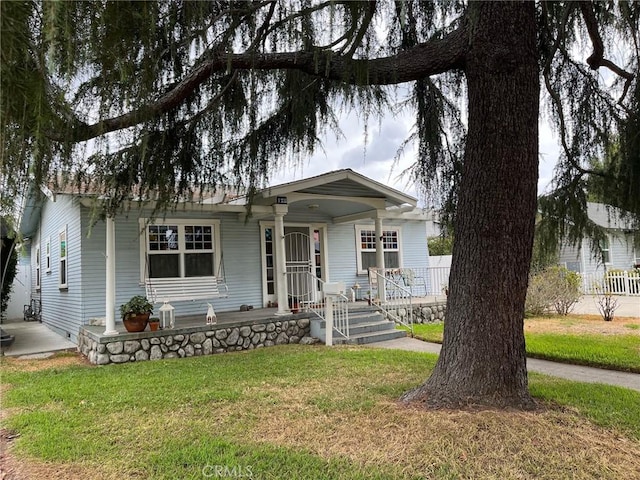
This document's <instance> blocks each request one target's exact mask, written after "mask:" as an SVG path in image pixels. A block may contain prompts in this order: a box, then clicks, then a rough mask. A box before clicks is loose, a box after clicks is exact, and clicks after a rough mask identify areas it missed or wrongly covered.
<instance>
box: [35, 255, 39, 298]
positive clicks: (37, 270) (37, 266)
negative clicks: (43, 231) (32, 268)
mask: <svg viewBox="0 0 640 480" xmlns="http://www.w3.org/2000/svg"><path fill="white" fill-rule="evenodd" d="M35 256H36V290H40V244H36V247H35Z"/></svg>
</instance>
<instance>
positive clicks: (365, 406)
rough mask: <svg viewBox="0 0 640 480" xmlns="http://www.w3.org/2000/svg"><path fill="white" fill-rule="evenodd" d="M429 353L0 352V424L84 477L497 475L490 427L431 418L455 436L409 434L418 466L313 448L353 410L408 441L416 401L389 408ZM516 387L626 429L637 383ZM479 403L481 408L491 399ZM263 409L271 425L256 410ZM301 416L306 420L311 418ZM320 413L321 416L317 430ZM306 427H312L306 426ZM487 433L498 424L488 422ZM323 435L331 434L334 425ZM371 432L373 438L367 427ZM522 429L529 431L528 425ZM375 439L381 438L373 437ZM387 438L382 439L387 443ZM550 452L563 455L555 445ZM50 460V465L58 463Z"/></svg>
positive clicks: (634, 414) (633, 424) (424, 366)
mask: <svg viewBox="0 0 640 480" xmlns="http://www.w3.org/2000/svg"><path fill="white" fill-rule="evenodd" d="M435 359H436V357H435V356H434V355H429V354H423V353H415V352H405V351H395V350H383V349H358V348H333V349H331V348H324V347H300V346H286V347H273V348H267V349H260V350H254V351H250V352H241V353H233V354H223V355H214V356H208V357H193V358H189V359H177V360H166V361H154V362H140V363H134V364H125V365H110V366H106V367H92V366H87V365H76V366H68V367H59V368H51V369H47V370H41V371H34V372H26V371H21V370H20V369H19V368H17V367H16V366H15V364H13V363H10V362H8V361H6V360H5V361H3V363H4V364H3V365H2V367H3V374H2V378H1V381H2V383H3V384H4V385H5V386H7V387H8V388H6V390H5V391H4V393H3V405H2V406H3V408H7V409H9V412H10V415H9V417H8V419H6V420H4V421H3V424H2V426H3V427H5V428H8V429H9V430H11V431H15V432H18V433H19V434H20V436H19V438H18V439H17V440H16V441H15V449H14V451H15V453H16V454H17V455H19V456H21V457H23V458H33V459H37V460H38V461H44V462H52V464H54V465H59V464H63V465H74V466H80V467H82V468H83V469H86V471H89V472H93V474H95V475H96V477H84V478H105V479H106V478H154V479H170V478H184V479H190V478H204V476H203V471H204V470H203V469H207V468H208V469H209V470H207V473H209V474H213V473H215V468H223V467H224V468H227V469H233V468H235V469H236V473H238V472H240V473H241V472H242V471H244V473H245V474H246V473H247V471H246V468H247V467H249V468H250V470H251V474H252V476H253V478H259V479H271V478H302V479H306V478H308V479H311V478H314V479H315V478H317V479H333V478H340V479H366V478H374V479H393V478H423V476H424V475H426V474H424V472H425V471H428V472H429V475H427V476H428V477H429V478H435V479H444V478H460V477H464V478H479V477H481V478H494V477H495V478H498V477H504V476H505V475H507V476H509V474H508V473H504V472H511V471H512V469H513V468H515V467H513V466H511V465H510V464H509V462H511V461H512V460H511V459H510V458H509V457H508V456H506V457H505V458H504V459H502V457H500V458H501V459H500V460H498V462H506V463H505V465H502V464H500V463H498V464H496V465H487V464H486V460H483V457H482V455H486V454H485V453H484V452H485V451H489V452H491V451H493V450H494V448H493V446H494V441H488V443H489V445H490V447H483V446H478V445H476V444H471V445H470V446H469V445H466V446H465V445H463V446H458V445H459V441H458V437H459V435H457V434H455V433H450V432H449V433H447V432H444V433H443V435H444V436H443V437H442V439H438V438H433V442H434V445H439V444H443V445H444V444H448V443H450V442H453V443H452V445H456V447H455V448H459V449H460V451H461V452H462V453H459V452H458V450H455V449H454V450H453V451H452V453H449V450H446V452H447V453H444V452H445V450H440V449H438V448H436V449H435V450H434V451H433V452H432V451H431V450H429V449H427V450H426V451H425V450H424V449H425V447H424V446H423V445H422V444H420V445H419V446H417V447H413V448H414V450H415V451H417V452H418V456H417V458H419V459H423V458H424V456H425V455H432V456H431V457H429V458H430V459H428V460H425V461H424V462H426V463H425V465H428V468H427V467H425V466H424V465H423V463H424V462H423V460H415V459H414V460H411V459H408V458H405V459H404V460H403V461H402V462H400V463H385V461H383V460H379V459H378V460H375V461H374V460H371V461H369V460H367V459H368V458H369V456H368V455H364V454H363V457H362V458H364V460H361V461H357V460H354V459H353V458H350V457H349V456H347V455H336V454H331V455H327V454H324V455H320V454H319V453H318V452H314V451H313V449H312V445H315V444H316V442H317V441H318V440H317V439H323V440H324V439H325V438H327V436H329V437H330V436H332V435H335V432H334V430H333V428H337V426H339V425H341V424H344V423H345V422H349V421H351V420H352V419H354V418H355V419H360V420H359V421H360V422H364V424H365V425H368V423H367V422H371V423H372V424H373V425H378V424H379V425H380V427H381V428H382V430H381V431H382V432H388V431H389V430H388V429H391V432H394V431H395V430H397V436H398V438H399V440H398V443H399V444H402V451H404V448H406V447H411V445H410V442H411V438H412V437H413V435H408V436H405V434H404V433H403V431H402V427H401V426H400V425H401V424H402V422H403V419H406V418H408V417H416V416H419V414H417V412H412V411H411V410H403V409H398V408H397V407H395V402H396V400H397V399H398V398H399V396H400V395H401V394H402V393H403V392H405V391H407V390H408V389H410V388H412V387H414V386H415V385H417V384H419V383H421V382H422V381H423V380H424V379H425V378H426V377H427V376H428V375H429V374H430V372H431V370H432V369H433V366H434V364H435ZM7 366H8V367H9V368H5V367H7ZM530 388H531V391H532V393H533V395H535V397H537V398H538V399H539V400H541V401H543V402H547V403H548V405H554V404H557V405H561V406H562V407H566V408H568V409H570V410H571V411H575V412H578V414H579V415H581V416H583V417H585V418H588V419H589V420H590V421H591V422H593V423H595V424H597V425H600V426H602V427H605V428H607V429H611V430H612V431H613V432H616V433H615V435H618V436H619V435H623V436H628V437H629V438H632V439H635V440H640V392H635V391H631V390H626V389H622V388H616V387H606V386H599V385H587V384H579V383H574V382H569V381H564V380H557V379H552V378H550V377H545V376H542V375H531V377H530ZM429 415H432V417H428V418H427V419H426V420H425V421H424V423H423V424H420V425H422V427H420V428H426V427H425V426H426V425H432V423H433V421H434V419H437V418H439V417H438V416H441V415H444V425H445V426H446V425H454V426H455V425H456V424H459V426H460V428H462V429H463V431H466V429H467V426H466V425H467V422H469V421H470V418H471V417H468V414H463V417H462V420H460V421H457V420H455V418H454V417H451V415H452V414H450V413H446V412H445V413H431V414H429ZM472 415H477V414H472ZM487 415H488V417H487V418H489V419H490V417H491V416H494V415H496V413H492V412H488V413H487ZM504 415H507V416H508V415H509V413H505V414H504ZM553 415H555V416H554V417H552V420H551V423H550V425H551V426H552V427H550V428H555V425H556V424H558V426H559V428H565V427H566V425H570V424H571V422H574V421H576V420H571V418H574V417H573V415H574V414H573V413H563V412H559V413H554V414H553ZM407 416H408V417H407ZM474 418H475V417H474ZM477 418H478V420H477V422H479V426H477V427H475V428H479V431H480V432H484V431H487V428H489V427H487V425H488V423H487V424H485V421H487V422H488V421H489V420H485V419H483V417H482V415H480V416H479V417H477ZM265 419H270V420H271V421H272V422H274V425H275V426H271V427H270V426H269V425H268V423H269V422H267V424H265ZM313 419H319V420H320V421H319V422H318V423H317V424H316V423H314V422H313ZM332 419H333V420H335V421H333V422H332ZM475 421H476V420H474V422H475ZM354 422H355V420H354ZM502 423H503V421H502V420H500V421H499V422H497V425H498V427H496V428H498V429H499V428H502V427H500V425H502ZM514 423H515V425H516V427H513V428H520V426H521V424H522V420H521V419H519V418H516V419H515V421H514ZM324 425H333V426H331V427H327V428H328V429H327V430H326V431H323V430H322V428H323V426H324ZM508 428H510V427H508ZM281 429H283V430H284V431H285V432H284V433H285V434H284V436H283V438H284V439H285V442H284V443H285V444H282V443H277V442H276V443H274V442H273V441H271V440H270V438H272V437H270V435H271V436H272V435H273V434H274V432H275V434H277V433H279V432H280V431H281ZM313 429H318V432H315V433H313V432H312V433H310V432H311V431H312V430H313ZM492 429H493V427H492ZM347 432H348V433H346V434H344V433H343V435H353V439H352V440H351V442H354V443H355V444H356V445H358V443H359V442H360V440H361V438H364V437H362V436H363V435H365V433H366V430H365V429H364V428H363V427H362V425H361V424H358V423H357V422H355V423H354V426H353V427H349V428H347ZM569 432H571V430H569ZM492 434H494V435H496V436H497V437H501V435H502V433H501V432H500V431H497V432H495V431H493V432H492ZM506 434H507V435H510V434H513V433H509V432H507V433H506ZM551 434H553V433H551ZM565 434H566V432H565ZM305 435H311V437H310V438H311V440H307V443H306V444H307V445H309V447H300V446H297V447H296V446H291V445H287V444H286V440H287V439H290V438H296V437H297V436H300V437H305ZM314 435H315V437H314ZM483 435H485V434H483ZM569 435H571V433H569ZM394 438H395V437H394ZM616 438H617V437H616ZM635 440H634V441H635ZM334 441H336V442H339V441H344V437H336V438H335V440H334ZM374 441H376V442H377V443H380V442H381V441H382V440H378V438H377V437H376V436H374ZM387 441H389V440H387ZM531 441H532V442H534V444H535V442H539V441H540V439H539V438H538V437H536V438H534V439H533V440H531ZM300 442H302V443H304V442H303V441H302V440H300ZM405 442H409V443H408V444H406V445H405ZM443 442H444V443H443ZM347 444H348V442H347ZM386 445H387V444H382V447H383V449H384V448H387V447H386ZM392 446H393V443H392V442H391V443H389V448H391V447H392ZM483 448H485V449H486V450H483ZM476 449H477V450H478V452H477V455H478V458H479V459H478V460H477V461H476V463H475V464H474V463H469V462H468V461H462V460H461V458H460V457H459V455H467V453H465V452H471V451H474V450H476ZM639 451H640V450H639ZM523 455H524V460H522V462H523V463H522V465H518V468H516V470H517V471H527V469H528V468H529V466H530V465H542V464H544V460H543V457H544V456H545V455H547V454H546V453H544V452H542V453H540V457H535V458H533V459H531V458H528V457H527V455H538V453H536V452H535V449H527V450H526V452H525V454H523ZM567 455H570V456H571V455H574V452H571V451H570V452H568V453H567ZM491 458H493V457H491ZM517 461H520V460H517ZM412 462H413V463H412ZM415 462H417V463H415ZM556 464H557V465H566V464H568V461H567V460H566V459H564V458H560V459H559V460H557V462H556ZM488 467H491V468H493V469H494V470H492V471H495V472H498V473H496V474H495V475H494V474H487V476H486V477H484V474H481V473H478V472H484V469H485V468H488ZM56 468H58V467H56ZM424 468H427V470H424ZM548 468H552V467H548ZM572 468H573V467H572ZM598 468H599V467H598ZM518 469H519V470H518ZM597 471H598V472H599V473H600V474H602V471H600V470H597ZM420 472H422V473H420ZM500 472H503V473H500ZM543 473H544V472H543ZM58 474H59V475H63V476H64V472H63V473H58ZM423 474H424V475H423ZM540 475H541V476H542V477H544V476H545V475H543V474H542V473H541V474H540ZM537 476H538V475H536V477H537ZM578 477H580V475H578ZM578 477H576V478H578ZM598 477H599V475H596V476H595V477H594V478H598ZM609 477H611V475H609ZM211 478H214V477H211ZM546 478H554V477H553V472H552V473H551V474H549V473H548V472H547V473H546Z"/></svg>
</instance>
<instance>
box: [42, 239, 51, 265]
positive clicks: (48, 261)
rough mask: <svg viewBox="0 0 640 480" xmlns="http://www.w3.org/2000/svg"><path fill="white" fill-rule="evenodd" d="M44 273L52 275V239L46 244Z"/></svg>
mask: <svg viewBox="0 0 640 480" xmlns="http://www.w3.org/2000/svg"><path fill="white" fill-rule="evenodd" d="M44 271H45V272H47V273H51V237H47V240H46V241H45V242H44Z"/></svg>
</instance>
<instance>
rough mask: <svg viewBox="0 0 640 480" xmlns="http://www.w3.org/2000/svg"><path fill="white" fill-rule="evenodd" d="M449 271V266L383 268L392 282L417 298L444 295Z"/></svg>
mask: <svg viewBox="0 0 640 480" xmlns="http://www.w3.org/2000/svg"><path fill="white" fill-rule="evenodd" d="M373 270H375V271H379V269H377V268H374V269H373ZM450 271H451V267H402V268H385V269H384V274H385V277H386V278H388V279H390V280H391V281H392V282H394V283H397V284H398V285H401V286H402V287H405V288H407V289H409V291H410V292H411V295H412V296H413V297H414V298H416V297H417V298H419V297H431V296H433V297H438V296H442V295H445V291H446V289H447V288H448V286H449V272H450ZM370 280H371V279H370ZM370 283H371V282H370Z"/></svg>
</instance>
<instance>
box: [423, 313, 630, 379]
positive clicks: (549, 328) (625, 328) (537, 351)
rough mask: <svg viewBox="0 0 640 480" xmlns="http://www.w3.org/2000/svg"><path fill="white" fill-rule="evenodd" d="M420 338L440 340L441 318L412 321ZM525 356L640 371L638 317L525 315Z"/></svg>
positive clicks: (442, 325)
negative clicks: (421, 321) (437, 319)
mask: <svg viewBox="0 0 640 480" xmlns="http://www.w3.org/2000/svg"><path fill="white" fill-rule="evenodd" d="M413 330H414V335H415V336H416V338H420V339H421V340H425V341H429V342H436V343H442V334H443V331H444V324H443V323H442V322H438V323H429V324H418V325H414V328H413ZM524 333H525V340H526V345H527V356H530V357H533V358H542V359H546V360H553V361H557V362H566V363H573V364H576V365H589V366H593V367H601V368H609V369H612V370H621V371H628V372H636V373H640V318H633V317H626V318H625V317H616V318H615V319H614V321H613V322H605V321H603V320H602V318H601V317H599V316H595V315H568V316H566V317H562V316H549V317H535V318H527V319H525V321H524Z"/></svg>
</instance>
